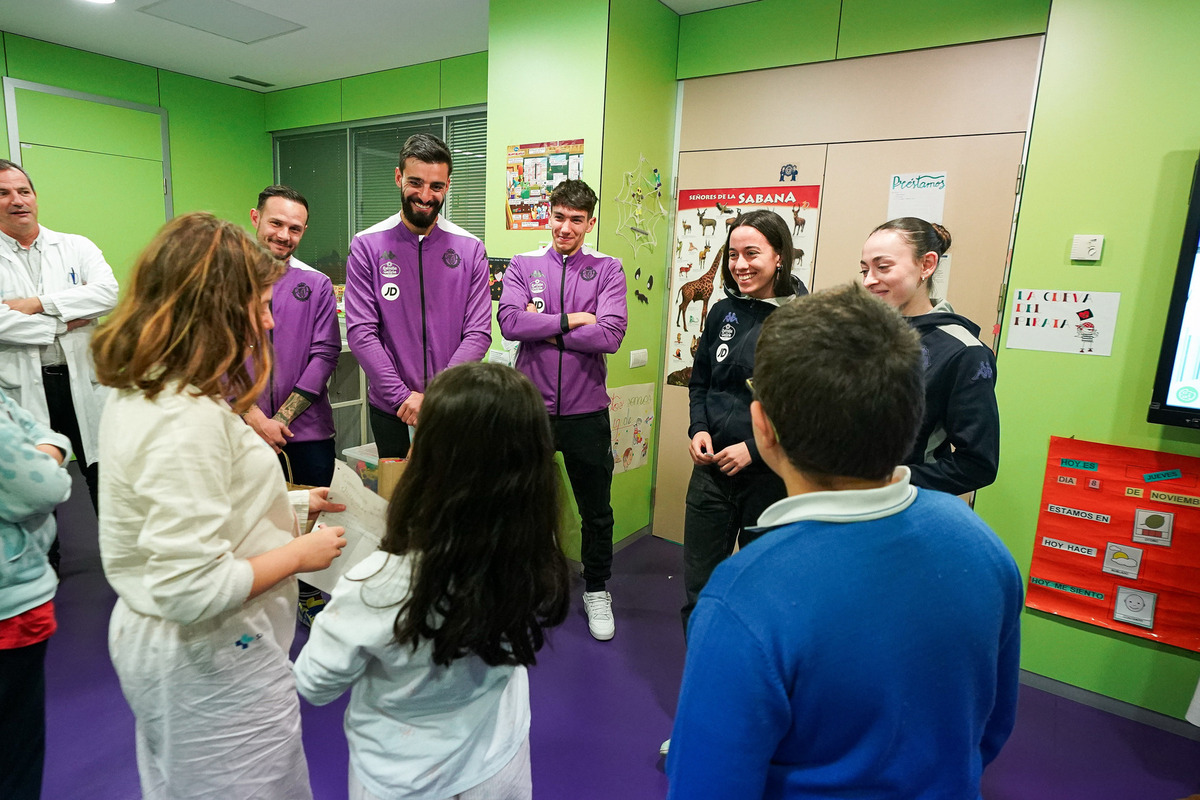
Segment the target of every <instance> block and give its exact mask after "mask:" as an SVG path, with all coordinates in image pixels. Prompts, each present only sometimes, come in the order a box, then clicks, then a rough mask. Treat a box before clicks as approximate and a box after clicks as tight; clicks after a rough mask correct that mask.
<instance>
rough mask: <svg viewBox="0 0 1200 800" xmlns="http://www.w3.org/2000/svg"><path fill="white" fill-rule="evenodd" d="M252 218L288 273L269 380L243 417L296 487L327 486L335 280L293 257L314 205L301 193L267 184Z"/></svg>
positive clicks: (277, 299)
mask: <svg viewBox="0 0 1200 800" xmlns="http://www.w3.org/2000/svg"><path fill="white" fill-rule="evenodd" d="M250 221H251V222H252V223H254V228H255V231H256V232H257V234H258V240H259V242H261V243H262V244H263V245H265V246H266V248H267V249H268V250H270V251H271V254H272V255H274V256H275V257H276V258H277V259H279V260H280V261H284V262H286V263H287V265H288V268H287V271H286V272H284V274H283V277H282V278H280V279H279V281H278V282H277V283H276V284H275V286H274V292H273V294H272V296H271V314H272V316H274V317H275V329H274V330H273V331H271V339H272V345H273V347H274V352H275V358H274V363H273V365H272V367H271V380H270V383H268V384H267V388H266V389H264V390H263V393H262V396H261V397H259V399H258V403H257V404H256V405H254V406H252V407H251V408H250V410H249V411H247V412H246V413H245V414H243V415H242V416H243V417H244V418H245V420H246V422H248V423H249V424H250V426H251V427H252V428H254V430H255V431H257V432H258V435H259V436H261V437H262V438H263V439H264V440H266V442H267V444H269V445H271V447H273V448H274V449H275V452H276V453H286V454H287V457H288V461H290V462H291V467H292V475H293V480H294V481H295V482H296V483H306V484H309V485H312V486H328V485H329V482H330V481H331V480H333V462H334V459H335V458H336V457H337V454H336V452H335V450H334V446H333V408H332V407H331V406H330V403H329V390H328V386H327V384H328V383H329V376H331V375H332V374H333V370H334V368H335V367H337V361H338V354H339V353H340V352H341V350H342V341H341V334H340V333H339V331H338V322H337V299H336V298H335V297H334V294H333V283H332V282H331V281H330V280H329V277H328V276H327V275H325V274H324V273H322V272H318V271H317V270H315V269H313V268H312V267H310V266H308V265H307V264H305V263H304V262H302V261H300V260H299V259H297V258H296V257H295V256H294V255H292V254H293V253H294V252H295V251H296V246H297V245H299V244H300V238H301V237H302V236H304V231H305V229H306V228H307V227H308V201H307V200H305V199H304V196H303V195H301V194H300V193H299V192H297V191H296V190H295V189H292V188H291V187H289V186H268V187H267V188H266V189H264V190H263V191H262V192H261V193H260V194H259V196H258V206H257V207H256V208H253V209H251V210H250ZM280 461H281V462H282V461H283V458H282V457H281V458H280Z"/></svg>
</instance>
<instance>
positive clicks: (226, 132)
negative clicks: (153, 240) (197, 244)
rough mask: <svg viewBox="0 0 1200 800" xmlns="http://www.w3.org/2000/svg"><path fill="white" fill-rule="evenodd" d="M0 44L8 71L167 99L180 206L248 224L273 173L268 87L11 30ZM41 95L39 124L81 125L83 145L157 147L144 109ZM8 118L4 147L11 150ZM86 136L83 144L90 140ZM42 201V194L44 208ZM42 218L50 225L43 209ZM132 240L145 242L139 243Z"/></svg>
mask: <svg viewBox="0 0 1200 800" xmlns="http://www.w3.org/2000/svg"><path fill="white" fill-rule="evenodd" d="M0 44H2V45H3V48H4V56H5V59H4V62H3V63H4V64H6V65H7V72H6V73H5V74H7V75H9V76H10V77H13V78H19V79H21V80H27V81H34V82H36V83H44V84H49V85H51V86H57V87H60V88H63V89H69V90H72V91H77V92H85V93H88V94H97V95H102V96H105V97H112V98H116V99H118V100H127V101H131V102H135V103H142V104H145V105H150V106H161V107H163V108H165V109H166V110H167V114H168V119H169V137H170V145H171V174H172V183H173V189H174V192H173V198H174V205H175V213H176V214H181V213H185V212H188V211H196V210H206V211H212V212H213V213H215V214H217V215H218V216H221V217H225V218H227V219H232V220H236V221H237V222H240V223H242V224H244V225H247V226H248V225H249V218H248V217H247V214H248V213H249V212H248V210H249V208H250V207H251V206H252V205H254V200H255V199H256V198H257V196H258V192H259V191H260V190H261V189H262V187H264V186H266V185H267V184H269V183H271V180H272V178H273V174H274V172H273V167H272V158H271V137H270V135H269V134H268V133H267V132H266V128H265V125H264V107H265V101H264V99H263V95H261V94H259V93H257V92H252V91H249V90H247V89H239V88H236V87H233V86H225V85H223V84H219V83H213V82H212V81H206V80H202V79H200V78H192V77H188V76H186V75H180V74H178V73H174V72H169V71H167V70H160V69H156V68H154V67H147V66H145V65H143V64H134V63H132V62H129V61H122V60H120V59H116V58H109V57H108V56H101V55H97V54H95V53H88V52H85V51H83V50H75V49H73V48H70V47H62V46H60V45H55V44H50V43H48V42H42V41H38V40H36V39H29V38H26V37H24V36H17V35H15V34H12V33H3V34H0ZM30 95H31V97H32V96H33V94H32V93H30ZM35 103H36V105H37V106H38V110H39V111H40V112H44V113H39V114H38V115H37V117H36V119H37V124H38V125H39V126H42V127H47V128H48V130H47V132H52V131H53V130H55V129H57V130H58V136H59V137H60V138H61V137H64V136H67V137H69V136H70V135H71V134H72V131H83V139H86V141H87V145H86V146H88V147H91V148H93V149H99V150H101V151H103V152H112V153H124V152H126V151H129V150H130V148H131V147H132V146H134V145H135V144H137V148H136V150H137V152H140V151H141V150H144V149H145V147H146V143H147V142H148V143H149V144H150V145H152V146H153V147H152V149H154V150H155V151H157V150H158V142H159V136H158V131H157V129H155V130H152V131H147V130H145V129H144V128H145V126H144V125H143V124H141V122H142V121H141V120H140V117H142V116H144V115H139V114H137V112H127V111H124V110H123V109H119V108H111V107H110V108H107V109H105V108H104V107H99V108H97V107H95V106H93V107H92V109H91V111H90V112H88V110H87V109H84V110H83V111H79V110H78V106H80V105H87V104H81V103H80V101H73V100H67V99H64V98H58V97H52V96H48V95H37V96H36V100H35ZM23 107H25V106H24V105H23ZM81 113H82V114H87V113H91V114H92V115H93V116H94V115H97V114H98V115H100V117H102V118H103V122H104V123H105V124H103V125H94V124H86V120H82V118H81V117H80V114H81ZM121 114H125V115H127V116H129V117H130V123H129V125H127V126H122V124H121V123H120V121H119V120H118V119H117V118H118V117H120V115H121ZM4 122H5V127H4V129H3V134H4V142H3V145H2V147H3V151H4V152H5V153H6V154H7V151H8V133H7V130H8V129H7V120H5V121H4ZM23 133H24V131H23ZM29 133H30V134H33V133H36V131H35V130H34V129H30V131H29ZM106 139H111V141H107V142H106ZM82 142H83V140H81V142H80V144H79V146H80V147H83V146H85V145H84V144H83V143H82ZM66 144H70V143H69V142H67V143H66ZM59 145H60V146H65V145H64V144H63V143H62V142H59ZM130 154H131V155H135V154H137V153H134V152H131V153H130ZM117 196H119V194H118V195H117ZM46 200H50V198H46ZM45 205H46V204H45V201H43V209H45ZM51 205H53V201H52V200H51ZM95 207H96V210H97V213H106V206H105V205H104V204H103V203H100V204H96V206H95ZM43 222H45V223H46V224H47V225H49V226H50V227H53V221H52V220H51V219H49V218H48V217H45V216H44V215H43ZM158 222H159V224H161V220H158ZM131 249H132V250H134V251H136V250H140V245H136V246H134V247H132V248H131ZM114 266H116V265H114Z"/></svg>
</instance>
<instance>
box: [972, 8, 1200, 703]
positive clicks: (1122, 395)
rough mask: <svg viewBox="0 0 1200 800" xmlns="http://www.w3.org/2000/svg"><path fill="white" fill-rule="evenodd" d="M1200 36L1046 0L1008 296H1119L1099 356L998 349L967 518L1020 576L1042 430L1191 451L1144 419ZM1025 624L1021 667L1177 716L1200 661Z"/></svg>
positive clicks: (1195, 27)
mask: <svg viewBox="0 0 1200 800" xmlns="http://www.w3.org/2000/svg"><path fill="white" fill-rule="evenodd" d="M1198 35H1200V5H1197V4H1196V3H1194V2H1192V0H1159V2H1155V3H1144V2H1139V0H1054V6H1053V9H1052V12H1051V16H1050V24H1049V29H1048V31H1047V36H1046V50H1045V59H1044V63H1043V67H1042V73H1041V82H1040V87H1039V89H1038V97H1037V104H1036V109H1035V112H1034V122H1033V130H1032V137H1031V140H1030V149H1029V160H1028V167H1027V173H1026V182H1025V190H1024V196H1023V198H1022V201H1021V210H1020V220H1019V223H1018V226H1017V238H1016V244H1015V248H1014V252H1013V263H1012V274H1011V279H1010V281H1009V287H1010V288H1011V289H1013V290H1016V289H1042V288H1056V289H1084V290H1092V291H1105V292H1120V293H1121V308H1120V312H1119V317H1118V327H1117V329H1116V331H1115V337H1116V338H1115V341H1114V343H1113V355H1112V356H1111V357H1108V358H1079V357H1075V356H1071V355H1064V354H1057V353H1043V352H1034V351H1027V350H1009V349H1002V350H1001V351H1000V353H999V356H998V369H999V376H998V377H999V382H998V387H997V394H998V398H999V402H1000V411H1001V417H1002V419H1003V426H1002V437H1003V438H1002V447H1001V449H1002V454H1003V456H1002V459H1001V462H1000V475H999V478H998V479H997V481H996V484H995V485H994V486H992V487H989V488H988V489H985V490H983V491H981V492H980V493H979V498H978V500H977V502H976V509H977V510H978V511H979V513H980V514H981V515H982V516H983V518H984V519H986V520H987V521H988V522H989V524H991V525H992V527H993V528H995V529H996V531H997V532H998V533H999V534H1000V535H1001V536H1002V537H1003V538H1004V540H1005V542H1006V543H1007V544H1008V546H1009V548H1010V549H1011V550H1012V551H1013V553H1014V555H1015V556H1016V557H1017V561H1018V563H1019V564H1020V565H1021V567H1022V570H1023V571H1024V572H1025V574H1028V566H1029V562H1030V558H1031V553H1032V547H1033V539H1034V531H1035V527H1036V524H1037V514H1038V507H1039V503H1040V499H1041V485H1042V475H1043V470H1044V465H1045V461H1046V452H1047V447H1048V444H1049V437H1050V436H1051V435H1058V436H1075V437H1077V438H1080V439H1088V440H1093V441H1098V442H1104V443H1107V444H1115V445H1123V446H1129V447H1140V448H1147V449H1151V450H1163V451H1167V452H1174V453H1182V454H1186V455H1192V456H1195V455H1200V432H1197V431H1190V430H1182V429H1177V428H1168V427H1163V426H1159V425H1150V424H1148V423H1147V422H1145V419H1146V408H1147V405H1148V404H1149V399H1150V389H1151V385H1152V382H1153V376H1154V368H1155V364H1156V363H1157V360H1158V350H1159V343H1160V339H1161V336H1162V330H1163V321H1164V319H1165V315H1166V309H1167V302H1168V298H1169V296H1170V292H1171V285H1172V280H1173V278H1174V272H1175V263H1176V260H1177V258H1178V256H1179V244H1180V238H1181V236H1182V232H1183V223H1184V216H1185V213H1186V209H1187V202H1188V189H1189V184H1190V178H1191V174H1192V168H1193V166H1194V164H1195V161H1196V156H1197V149H1198V148H1200V104H1198V103H1197V102H1196V98H1197V97H1200V50H1198V49H1197V48H1196V47H1195V40H1196V37H1197V36H1198ZM1080 109H1087V110H1088V114H1087V115H1083V114H1080V113H1079V111H1080ZM1076 233H1102V234H1104V235H1105V237H1106V239H1105V248H1104V257H1103V260H1102V262H1101V263H1100V264H1099V265H1097V266H1075V265H1073V264H1072V263H1071V261H1070V259H1069V247H1070V239H1071V236H1072V234H1076ZM1009 303H1010V304H1011V303H1012V298H1011V296H1010V298H1009ZM1023 623H1024V634H1023V639H1022V643H1023V653H1022V666H1024V667H1025V668H1026V669H1029V670H1032V671H1033V672H1037V673H1040V674H1042V675H1047V676H1049V677H1051V678H1055V679H1057V680H1060V681H1065V682H1067V683H1070V684H1074V685H1076V686H1081V687H1083V688H1085V689H1089V690H1092V691H1095V692H1099V693H1101V694H1105V695H1108V696H1111V697H1115V698H1118V699H1120V700H1124V701H1127V702H1130V703H1134V704H1136V705H1139V706H1143V707H1146V708H1150V709H1153V710H1155V711H1159V712H1162V713H1164V714H1169V715H1172V716H1175V717H1181V716H1182V715H1183V713H1184V711H1185V709H1186V706H1187V701H1188V699H1189V698H1190V696H1191V693H1192V690H1193V689H1194V688H1195V686H1196V679H1197V676H1198V675H1200V656H1198V655H1196V654H1194V653H1188V652H1185V651H1183V650H1180V649H1178V648H1173V647H1168V646H1166V645H1160V644H1156V643H1153V642H1150V641H1147V640H1143V639H1139V638H1135V637H1130V636H1125V635H1122V634H1119V633H1114V632H1109V631H1104V630H1101V629H1100V628H1096V627H1093V626H1090V625H1084V624H1080V623H1075V622H1070V621H1065V620H1060V619H1058V618H1055V617H1052V616H1050V615H1046V614H1042V613H1040V612H1027V613H1026V614H1025V616H1024V620H1023Z"/></svg>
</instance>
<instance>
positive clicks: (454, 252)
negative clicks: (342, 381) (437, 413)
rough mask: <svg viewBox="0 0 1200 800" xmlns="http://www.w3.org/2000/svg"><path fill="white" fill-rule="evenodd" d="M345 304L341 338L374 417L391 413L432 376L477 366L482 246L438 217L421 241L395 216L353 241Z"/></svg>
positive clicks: (488, 331) (486, 335) (483, 346)
mask: <svg viewBox="0 0 1200 800" xmlns="http://www.w3.org/2000/svg"><path fill="white" fill-rule="evenodd" d="M344 300H345V302H346V339H347V341H348V342H349V344H350V350H351V352H353V353H354V356H355V358H357V359H358V363H359V364H361V365H362V368H363V370H364V371H365V372H366V373H367V378H368V380H369V381H370V389H369V391H368V392H367V399H368V401H369V402H370V403H371V405H373V406H374V407H375V408H378V409H379V410H380V411H387V412H390V413H393V414H394V413H396V410H397V409H398V408H399V407H400V404H401V403H403V402H404V401H405V400H406V399H407V398H408V396H409V395H410V394H412V393H413V392H424V391H425V387H426V385H428V383H429V381H431V380H432V379H433V376H434V375H436V374H438V373H439V372H441V371H442V370H444V369H446V368H447V367H452V366H454V365H455V364H461V363H463V362H465V361H478V360H479V359H480V358H482V357H483V354H484V353H486V352H487V349H488V345H490V344H491V342H492V298H491V290H490V289H489V288H488V267H487V253H486V252H485V251H484V248H483V242H481V241H479V239H477V238H475V237H474V236H472V235H471V234H470V233H468V232H467V231H465V230H463V229H462V228H460V227H458V226H457V225H455V224H453V223H451V222H448V221H447V220H446V219H444V218H443V217H440V216H439V217H438V218H437V222H436V224H435V225H434V226H433V228H432V229H431V230H430V232H429V235H428V236H425V237H423V238H418V237H417V235H416V234H414V233H413V232H412V231H410V230H409V229H408V228H406V227H405V226H404V223H403V222H402V221H401V216H400V214H395V215H393V216H391V217H388V218H387V219H385V220H384V221H383V222H380V223H379V224H378V225H375V226H373V227H370V228H367V229H366V230H365V231H362V232H361V233H359V234H358V235H356V236H355V237H354V240H353V241H352V242H351V243H350V257H349V258H348V259H347V260H346V293H345V295H344Z"/></svg>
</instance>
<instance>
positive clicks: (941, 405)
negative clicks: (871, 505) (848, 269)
mask: <svg viewBox="0 0 1200 800" xmlns="http://www.w3.org/2000/svg"><path fill="white" fill-rule="evenodd" d="M949 249H950V232H949V231H947V230H946V229H945V228H943V227H942V226H941V225H938V224H937V223H929V222H926V221H925V220H923V219H918V218H916V217H900V218H898V219H893V220H890V221H888V222H885V223H883V224H882V225H880V226H879V227H878V228H876V229H875V230H874V231H872V232H871V235H870V236H869V237H867V241H866V244H864V245H863V251H862V261H861V262H860V267H861V269H862V281H863V286H865V287H866V288H867V289H868V290H869V291H870V292H871V293H872V294H874V295H875V296H876V297H878V298H879V299H881V300H883V301H884V302H885V303H887V304H888V305H890V306H893V307H895V308H897V309H899V310H900V313H901V314H903V315H904V316H905V317H906V318H907V319H908V323H909V325H911V326H912V327H913V328H915V329H916V331H917V333H918V334H920V336H921V350H922V351H923V355H924V358H925V418H924V419H923V420H922V421H921V428H920V430H919V431H918V432H917V441H916V444H914V445H913V451H912V453H910V454H909V456H908V458H907V459H905V461H904V463H905V464H906V465H907V466H908V468H909V469H910V470H911V471H912V482H913V485H914V486H920V487H921V488H923V489H936V490H938V491H942V492H949V493H950V494H966V493H967V492H973V491H975V490H976V489H979V488H981V487H983V486H987V485H988V484H989V483H991V482H992V481H994V480H996V470H997V468H998V467H999V464H1000V412H999V410H998V409H997V407H996V357H995V355H993V354H992V350H991V348H990V347H988V346H987V345H985V344H984V343H983V342H981V341H979V339H978V336H979V326H978V325H976V324H975V323H973V322H971V321H970V320H969V319H967V318H966V317H961V316H959V315H958V314H955V313H954V309H953V308H951V307H950V304H949V303H947V302H946V301H945V300H936V299H933V298H931V297H930V296H929V284H930V279H931V278H932V277H933V273H934V272H935V271H937V268H938V264H939V263H940V261H941V258H942V256H943V255H945V253H946V251H947V250H949Z"/></svg>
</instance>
